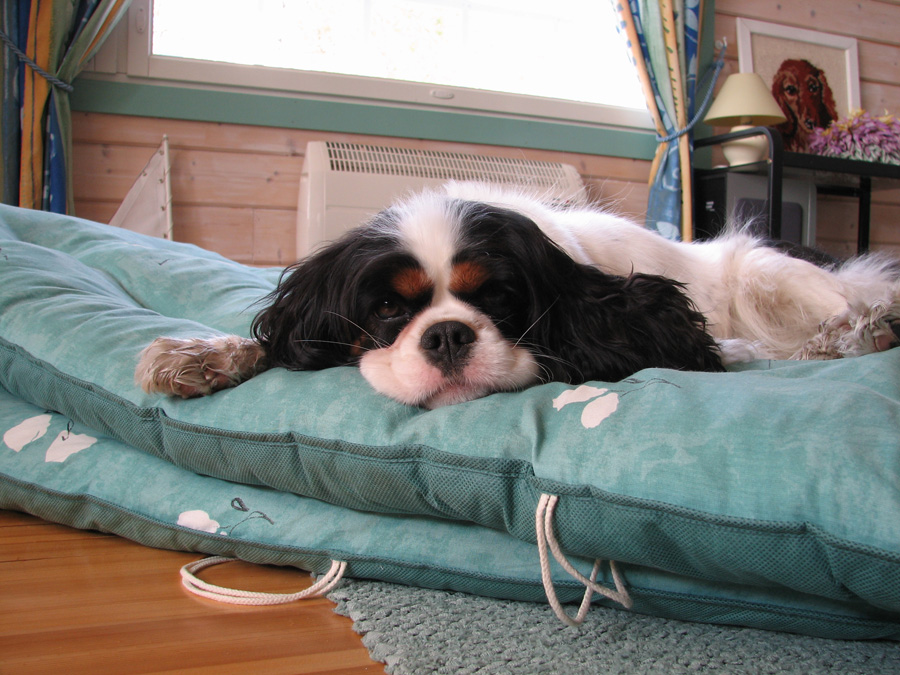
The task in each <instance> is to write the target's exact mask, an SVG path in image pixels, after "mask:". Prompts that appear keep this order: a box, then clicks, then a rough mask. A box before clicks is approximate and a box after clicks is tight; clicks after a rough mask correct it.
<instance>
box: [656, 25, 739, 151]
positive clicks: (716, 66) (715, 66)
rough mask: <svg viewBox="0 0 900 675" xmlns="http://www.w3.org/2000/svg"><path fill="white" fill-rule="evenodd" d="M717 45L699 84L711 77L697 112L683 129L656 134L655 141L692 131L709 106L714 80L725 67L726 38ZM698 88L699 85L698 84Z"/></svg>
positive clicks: (671, 139)
mask: <svg viewBox="0 0 900 675" xmlns="http://www.w3.org/2000/svg"><path fill="white" fill-rule="evenodd" d="M716 46H718V47H719V55H718V56H717V57H716V60H715V61H714V62H713V63H712V65H710V67H709V70H707V71H706V74H705V75H704V76H703V79H702V80H701V82H700V84H703V82H705V81H706V80H707V78H710V77H711V78H712V81H711V82H710V83H709V87H707V89H706V96H704V97H703V101H702V102H701V103H700V107H699V108H697V112H696V113H694V118H693V119H692V120H691V121H690V122H688V123H687V126H686V127H684V129H679V130H678V131H676V132H674V133H671V134H669V135H668V136H660V135H659V134H657V135H656V142H657V143H668V142H669V141H674V140H675V139H676V138H680V137H682V136H684V135H685V134H686V133H689V132H690V131H693V129H694V127H695V126H697V122H699V121H700V118H701V117H703V114H704V113H705V112H706V108H707V107H709V102H710V101H711V100H712V94H713V90H714V89H715V88H716V82H718V81H719V74H720V73H721V72H722V68H724V67H725V49H726V48H727V47H728V40H724V39H723V41H722V43H721V44H719V43H717V45H716ZM698 89H699V86H698Z"/></svg>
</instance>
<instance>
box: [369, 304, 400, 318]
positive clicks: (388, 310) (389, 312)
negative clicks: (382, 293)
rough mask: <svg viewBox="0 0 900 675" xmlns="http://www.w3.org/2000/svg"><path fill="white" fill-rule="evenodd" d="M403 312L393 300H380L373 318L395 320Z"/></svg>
mask: <svg viewBox="0 0 900 675" xmlns="http://www.w3.org/2000/svg"><path fill="white" fill-rule="evenodd" d="M403 312H404V310H403V308H402V307H401V306H400V305H398V304H397V303H396V302H394V301H393V300H382V301H381V302H380V303H378V305H376V306H375V316H377V317H378V318H379V319H382V320H386V319H396V318H397V317H398V316H400V315H401V314H403Z"/></svg>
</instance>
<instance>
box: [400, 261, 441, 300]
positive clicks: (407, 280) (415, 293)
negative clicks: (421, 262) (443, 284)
mask: <svg viewBox="0 0 900 675" xmlns="http://www.w3.org/2000/svg"><path fill="white" fill-rule="evenodd" d="M391 288H393V289H394V290H395V291H397V293H399V294H400V295H401V296H403V297H404V298H406V299H407V300H412V299H414V298H418V297H421V296H422V295H425V294H426V293H430V292H431V291H432V290H434V284H433V283H432V281H431V279H429V278H428V275H427V274H425V270H423V269H422V268H421V267H406V268H404V269H402V270H400V271H399V272H397V273H396V274H395V275H394V277H393V278H392V279H391Z"/></svg>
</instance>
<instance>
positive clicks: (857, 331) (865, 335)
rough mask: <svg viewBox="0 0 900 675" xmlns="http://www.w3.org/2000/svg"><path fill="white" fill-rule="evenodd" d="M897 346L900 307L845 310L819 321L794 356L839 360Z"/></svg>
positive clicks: (899, 339) (886, 306) (892, 305)
mask: <svg viewBox="0 0 900 675" xmlns="http://www.w3.org/2000/svg"><path fill="white" fill-rule="evenodd" d="M898 345H900V306H898V305H896V304H891V305H888V304H877V305H874V306H872V307H868V308H866V309H864V310H854V309H848V310H847V311H846V312H844V313H843V314H840V315H838V316H835V317H832V318H831V319H829V320H828V321H825V322H824V323H822V325H821V326H820V327H819V332H818V333H817V334H816V335H814V336H813V337H812V338H811V339H810V340H809V341H808V342H807V343H806V345H805V346H804V347H803V349H801V350H800V352H799V353H798V354H797V356H796V357H795V358H800V359H839V358H844V357H850V356H862V355H864V354H872V353H874V352H883V351H887V350H888V349H892V348H894V347H897V346H898Z"/></svg>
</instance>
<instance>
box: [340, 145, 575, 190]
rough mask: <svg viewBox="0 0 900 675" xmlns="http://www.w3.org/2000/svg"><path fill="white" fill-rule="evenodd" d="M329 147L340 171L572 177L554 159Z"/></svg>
mask: <svg viewBox="0 0 900 675" xmlns="http://www.w3.org/2000/svg"><path fill="white" fill-rule="evenodd" d="M326 147H327V151H328V160H329V165H330V167H331V170H332V171H339V172H352V173H362V174H372V175H382V176H405V177H409V178H430V179H437V180H458V181H486V182H491V183H504V184H513V185H526V186H531V187H547V188H554V187H558V186H560V185H565V184H566V183H567V182H568V181H569V180H570V175H569V174H568V173H566V171H565V169H564V167H563V166H562V165H560V164H556V163H553V162H541V161H535V160H526V159H510V158H505V157H486V156H484V155H474V154H466V153H459V152H441V151H434V150H412V149H409V148H391V147H380V146H375V145H360V144H356V143H334V142H327V143H326Z"/></svg>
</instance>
